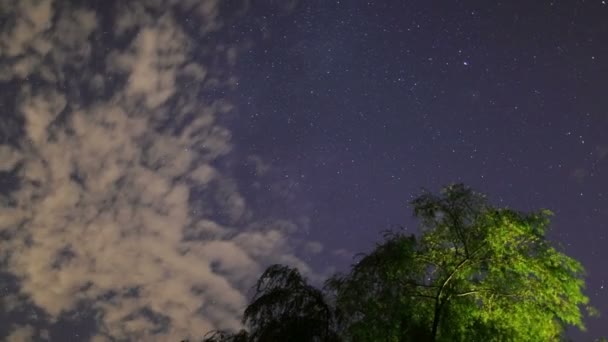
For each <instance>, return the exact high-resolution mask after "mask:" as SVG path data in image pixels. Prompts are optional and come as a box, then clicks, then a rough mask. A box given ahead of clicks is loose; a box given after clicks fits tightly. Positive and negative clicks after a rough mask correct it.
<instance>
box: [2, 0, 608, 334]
mask: <svg viewBox="0 0 608 342" xmlns="http://www.w3.org/2000/svg"><path fill="white" fill-rule="evenodd" d="M0 8H1V9H2V11H0V25H1V26H0V27H2V30H0V32H1V33H0V204H1V205H0V236H1V237H2V239H0V251H1V253H2V254H0V255H1V256H2V258H1V260H2V263H1V264H0V267H1V268H0V291H1V292H2V293H3V296H2V300H1V302H0V304H1V306H0V322H2V323H0V336H2V339H8V340H12V341H21V340H49V341H65V340H77V341H80V340H82V341H89V340H91V341H106V340H112V339H121V338H124V339H129V340H179V338H185V337H188V335H189V334H192V336H191V337H194V336H201V335H202V334H203V333H204V332H205V331H206V330H208V329H211V328H229V329H230V328H238V327H239V313H240V312H242V309H243V306H244V305H245V304H246V302H247V292H246V290H247V289H248V288H249V287H250V286H251V285H252V284H253V282H254V281H255V279H256V277H257V276H258V275H259V274H260V272H261V271H262V270H263V269H264V268H265V267H266V266H267V265H269V264H271V263H277V262H278V263H286V264H290V265H293V266H297V267H299V268H300V269H301V270H302V271H303V272H304V273H305V274H306V275H307V276H308V277H309V278H310V279H311V280H312V281H313V282H316V283H320V282H321V281H322V280H323V279H324V277H326V276H327V275H329V274H331V273H332V272H334V271H336V270H337V271H344V270H346V269H347V267H348V265H349V264H350V262H351V258H352V256H353V254H355V253H357V252H362V251H369V250H370V249H371V248H373V246H374V243H375V242H377V241H380V238H381V235H380V232H381V231H382V230H384V229H387V228H390V227H391V226H396V225H402V226H405V227H407V228H408V229H410V230H411V231H412V232H414V231H415V230H416V222H415V221H414V220H412V217H411V216H412V215H411V208H410V207H409V206H408V202H409V200H410V199H411V198H412V197H413V196H415V195H417V194H419V193H420V191H421V189H422V188H426V189H429V190H432V191H437V190H439V189H440V188H441V187H442V186H443V185H447V184H449V183H453V182H464V183H466V184H467V185H470V186H472V187H473V188H475V189H476V190H478V191H481V192H484V193H487V194H488V195H489V197H490V199H491V201H492V202H493V203H495V204H497V205H501V206H509V207H512V208H515V209H521V210H538V209H540V208H548V209H550V210H552V211H553V212H554V213H555V217H554V220H553V224H552V232H551V233H550V237H551V239H553V240H554V241H555V242H556V243H560V244H562V245H563V246H564V249H565V251H566V253H568V254H569V255H571V256H573V257H575V258H576V259H578V260H580V261H581V262H582V263H583V264H584V266H585V267H586V269H587V271H588V279H587V285H588V288H587V294H588V295H589V297H590V298H591V302H592V304H593V305H595V306H596V307H597V308H599V310H600V312H602V313H604V316H606V315H608V296H607V292H606V291H608V289H607V288H606V286H608V283H606V284H605V281H608V267H606V264H605V263H606V260H608V249H607V248H605V247H606V244H607V243H608V240H607V235H608V223H607V222H608V209H607V208H608V180H607V176H608V133H606V132H608V96H606V89H608V78H607V77H606V76H607V75H608V20H606V18H607V17H608V5H607V4H606V2H605V1H602V0H587V1H567V2H557V1H554V2H552V1H544V0H543V1H504V2H499V1H494V2H488V1H458V2H457V1H450V2H439V1H397V0H395V1H377V2H372V1H346V0H345V1H320V0H313V1H296V0H289V1H288V0H285V1H272V0H260V1H253V0H250V1H246V0H239V1H236V0H235V1H220V0H159V1H143V0H142V1H132V2H128V3H127V2H122V1H101V0H100V1H94V2H86V1H74V2H68V1H55V2H53V1H50V0H47V1H40V2H38V1H33V0H27V1H25V0H24V1H19V2H16V1H0ZM603 319H604V320H605V319H606V318H605V317H604V318H603ZM601 322H602V319H595V320H593V319H591V320H588V328H589V330H588V332H587V333H586V334H582V333H580V332H577V331H573V332H572V333H571V335H572V337H573V338H574V339H575V340H576V341H579V340H580V341H588V340H592V338H595V337H598V336H600V335H608V330H606V329H607V328H606V325H605V324H604V325H602V324H601Z"/></svg>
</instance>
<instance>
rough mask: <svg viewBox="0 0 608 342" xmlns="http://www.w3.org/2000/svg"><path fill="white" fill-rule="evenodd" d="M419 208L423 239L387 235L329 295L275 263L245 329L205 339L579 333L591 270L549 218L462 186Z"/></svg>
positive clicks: (330, 286) (505, 337)
mask: <svg viewBox="0 0 608 342" xmlns="http://www.w3.org/2000/svg"><path fill="white" fill-rule="evenodd" d="M412 206H413V209H414V215H415V217H416V218H417V219H418V220H419V222H420V234H418V235H417V236H415V235H412V234H406V233H405V232H404V231H390V232H387V233H386V234H385V239H384V241H383V242H382V243H380V244H378V245H377V246H376V248H375V249H374V250H373V251H372V252H371V253H369V254H367V255H364V256H363V257H362V258H361V259H360V260H359V261H358V262H356V263H355V264H354V265H353V266H352V269H351V270H350V272H348V273H347V274H336V275H334V276H333V277H331V278H330V279H328V280H327V282H326V284H325V286H324V288H323V289H322V290H321V289H316V288H314V287H312V286H310V285H308V284H307V283H306V280H305V279H304V278H303V277H302V276H301V275H300V273H299V272H298V271H297V270H295V269H292V268H289V267H287V266H282V265H273V266H271V267H269V268H268V269H267V270H266V272H264V274H263V275H262V276H261V277H260V279H259V280H258V282H257V284H256V286H255V288H254V289H255V295H254V297H253V299H252V302H251V304H250V305H249V306H248V307H247V309H246V310H245V313H244V318H243V323H244V324H245V326H246V327H247V328H248V331H242V332H240V333H239V334H240V335H238V334H237V335H238V336H237V335H231V334H225V333H221V334H220V333H218V332H216V335H215V337H212V338H215V339H212V338H208V339H207V341H209V342H214V341H215V342H217V341H234V342H236V341H287V340H289V341H374V342H375V341H554V340H559V339H561V338H563V337H564V335H565V329H566V328H567V327H568V326H575V327H578V328H580V329H584V323H583V309H585V308H588V309H589V307H588V306H587V304H588V298H587V296H585V294H584V293H583V289H584V285H585V283H584V269H583V267H582V265H581V264H580V263H579V262H578V261H576V260H575V259H573V258H571V257H569V256H567V255H565V254H564V253H563V252H562V251H560V250H559V249H558V248H556V247H554V246H553V245H552V244H551V242H550V241H548V240H547V238H546V233H547V229H548V226H549V223H550V217H551V215H552V214H551V212H549V211H548V210H540V211H537V212H530V213H525V212H520V211H515V210H512V209H508V208H497V207H495V206H492V205H491V204H489V203H488V201H487V199H486V197H485V196H484V195H482V194H479V193H477V192H475V191H473V190H472V189H470V188H467V187H465V186H464V185H462V184H456V185H451V186H448V187H446V188H444V189H443V190H442V191H441V193H440V194H438V195H435V194H432V193H429V192H424V193H423V194H421V195H420V196H418V197H417V198H416V199H414V200H413V201H412ZM590 312H591V310H590ZM218 334H219V335H218ZM220 335H221V336H220ZM218 336H219V337H218ZM237 337H238V338H241V339H237Z"/></svg>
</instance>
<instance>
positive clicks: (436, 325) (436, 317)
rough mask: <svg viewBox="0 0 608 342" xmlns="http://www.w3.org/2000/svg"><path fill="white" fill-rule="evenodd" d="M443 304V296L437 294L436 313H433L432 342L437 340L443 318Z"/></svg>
mask: <svg viewBox="0 0 608 342" xmlns="http://www.w3.org/2000/svg"><path fill="white" fill-rule="evenodd" d="M442 306H443V302H442V301H441V298H439V296H437V300H436V301H435V314H434V315H433V330H432V331H431V342H435V341H437V332H438V330H439V319H440V318H441V307H442Z"/></svg>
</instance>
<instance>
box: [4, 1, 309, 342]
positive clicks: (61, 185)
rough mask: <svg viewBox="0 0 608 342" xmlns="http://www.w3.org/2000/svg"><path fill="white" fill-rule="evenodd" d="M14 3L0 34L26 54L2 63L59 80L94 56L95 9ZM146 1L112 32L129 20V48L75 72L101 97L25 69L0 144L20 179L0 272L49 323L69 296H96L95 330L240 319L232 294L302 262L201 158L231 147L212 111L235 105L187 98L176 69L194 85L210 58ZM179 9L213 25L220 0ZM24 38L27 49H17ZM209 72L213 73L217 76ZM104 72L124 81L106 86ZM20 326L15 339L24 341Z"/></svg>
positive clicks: (191, 328)
mask: <svg viewBox="0 0 608 342" xmlns="http://www.w3.org/2000/svg"><path fill="white" fill-rule="evenodd" d="M19 4H20V5H18V6H12V7H10V10H11V11H13V14H14V15H16V16H17V17H18V18H17V24H16V27H15V28H14V30H12V31H10V32H9V33H6V34H3V35H2V37H1V38H0V44H1V45H0V46H2V47H3V51H8V52H6V54H9V55H15V56H16V55H20V54H23V56H22V59H15V63H17V64H15V65H19V63H21V66H20V67H19V68H17V69H18V70H20V71H17V72H16V73H15V74H14V75H17V76H18V77H21V78H25V76H24V75H26V74H27V75H29V74H31V73H33V72H37V73H39V74H41V75H42V74H44V73H46V74H45V75H46V76H45V77H44V78H45V79H46V80H49V81H50V80H52V79H54V78H55V77H56V78H58V79H63V78H66V77H69V76H70V75H67V74H63V72H59V71H57V70H62V67H63V66H64V64H66V63H72V62H73V61H74V60H75V59H76V60H79V59H85V60H86V59H88V58H90V56H91V53H92V52H91V49H92V47H91V45H90V44H89V42H88V37H89V36H90V35H91V34H92V32H93V31H94V30H96V29H99V18H97V16H96V15H94V14H93V13H92V12H90V11H87V10H84V9H69V8H65V9H62V10H61V11H62V12H61V13H57V18H59V19H58V20H57V23H55V25H54V26H53V27H49V18H50V17H51V16H52V15H54V13H53V11H52V9H53V8H54V7H52V6H51V5H50V4H49V3H48V2H42V3H41V4H39V5H36V2H19ZM142 4H145V5H146V6H166V5H167V3H166V2H162V1H158V2H157V3H156V5H155V4H154V3H153V2H142ZM142 4H139V5H132V6H124V8H123V9H124V11H122V12H121V17H120V19H119V22H120V25H118V28H117V30H118V31H119V32H118V33H120V34H122V33H124V31H127V30H139V34H138V35H136V36H135V37H134V38H133V40H132V41H131V44H130V46H129V47H128V48H127V49H126V50H121V51H118V50H116V51H108V53H107V58H106V62H107V63H106V64H107V65H106V66H105V67H107V69H106V70H103V69H101V70H88V71H87V72H89V73H90V74H91V75H97V76H95V77H92V78H91V79H90V80H86V81H85V82H87V83H88V82H93V83H94V84H95V87H96V88H95V89H104V88H105V87H109V86H112V87H114V88H115V89H114V93H113V95H112V96H111V98H110V99H108V100H107V101H104V100H102V99H97V100H96V101H92V102H93V104H91V105H86V106H84V105H81V102H82V101H79V99H72V98H71V97H70V94H69V92H67V91H66V90H65V89H63V88H58V87H56V86H55V84H56V83H54V82H49V83H47V84H45V85H42V86H33V85H30V84H28V82H27V80H25V79H24V80H23V82H22V85H21V88H20V89H21V90H20V95H19V101H18V106H17V108H16V109H17V113H18V114H20V115H21V116H22V117H23V118H24V119H25V120H24V122H25V130H24V132H25V133H24V134H25V135H24V136H23V137H22V139H21V141H20V143H19V145H18V146H10V145H8V144H6V143H2V144H0V170H3V171H4V170H6V171H8V170H12V169H13V168H15V167H17V166H19V167H18V169H17V171H18V172H17V175H18V177H19V182H20V184H19V187H18V188H17V190H15V191H13V192H10V193H4V194H1V195H0V196H1V198H0V201H1V202H2V203H5V202H6V203H8V202H10V203H13V204H14V205H11V206H2V207H0V231H1V232H4V233H10V234H12V238H11V239H9V240H2V242H0V251H2V253H4V256H5V257H8V259H7V260H8V263H7V264H8V268H7V269H6V271H9V272H10V273H12V274H13V275H15V276H16V277H17V278H18V280H19V281H20V291H21V293H22V294H24V295H27V296H28V297H29V299H30V300H31V302H32V303H33V304H35V305H37V306H38V307H40V308H41V309H43V310H44V311H45V312H46V313H48V314H49V315H50V318H51V320H57V319H59V318H60V315H61V314H62V313H63V312H67V311H70V310H74V309H75V308H76V306H77V305H78V304H79V302H80V301H88V302H90V303H92V304H91V305H92V307H93V309H96V310H99V312H100V315H99V316H98V317H99V324H100V329H101V330H100V331H99V332H98V335H96V337H95V338H94V340H97V341H104V340H107V339H108V338H109V337H113V338H118V339H128V340H146V341H156V340H158V341H168V340H179V339H181V338H188V337H196V336H199V337H200V336H201V335H202V334H203V333H204V332H206V331H207V330H209V329H213V328H234V329H236V328H239V327H240V322H239V318H240V317H239V314H240V313H241V312H242V309H243V307H244V306H245V305H246V296H245V292H244V290H246V289H247V287H248V286H250V285H251V284H252V283H253V281H254V280H255V279H256V278H257V276H258V275H259V273H260V272H261V271H262V270H263V268H264V267H265V266H266V265H268V264H270V263H275V262H280V263H288V264H291V265H294V266H298V267H299V268H300V269H301V270H302V271H303V272H304V273H305V274H311V273H312V272H311V270H310V268H309V267H308V266H307V265H306V264H305V263H304V262H303V261H301V260H300V259H298V258H297V257H296V256H295V255H294V254H293V250H294V248H293V243H294V241H293V240H292V239H290V234H292V233H293V232H294V231H295V230H297V228H298V227H297V226H296V225H295V224H294V223H291V222H287V221H280V220H274V219H272V218H263V219H264V220H263V221H256V220H255V215H254V213H252V212H251V209H250V208H249V207H248V204H247V201H246V199H245V198H244V197H243V195H242V194H241V193H240V192H239V188H238V187H237V186H236V183H235V181H234V180H232V179H231V178H230V177H229V175H230V174H231V172H226V170H223V169H221V168H219V167H217V166H212V165H214V161H216V160H217V159H218V158H220V157H222V156H225V155H227V154H229V153H230V152H231V151H232V148H233V146H232V142H231V132H230V131H229V130H228V129H227V128H226V127H223V126H221V125H220V124H219V121H220V120H217V117H218V116H220V115H222V114H223V113H224V112H226V111H229V110H230V109H231V106H230V104H228V103H225V102H222V101H221V99H220V100H219V101H216V102H214V103H211V104H210V103H205V102H202V101H200V100H198V97H197V96H195V95H196V94H193V93H191V92H190V93H189V92H188V91H187V90H185V89H184V88H180V85H179V84H178V83H177V81H176V77H177V76H178V75H183V74H185V73H186V74H190V75H191V76H192V80H193V82H199V83H201V82H203V83H205V82H208V81H209V80H208V76H207V75H208V71H209V70H212V69H213V68H217V67H216V66H213V65H205V64H204V63H202V62H200V61H193V60H191V57H190V55H189V48H188V46H189V45H190V44H192V43H193V42H192V41H191V38H189V37H188V36H187V35H186V34H185V33H183V32H182V31H181V30H180V28H179V26H178V25H177V24H176V22H175V20H174V19H173V18H171V17H170V16H169V15H164V16H163V17H161V18H159V19H158V20H156V21H154V20H150V14H149V12H147V11H146V9H145V7H146V6H144V5H142ZM181 5H182V6H186V7H187V6H192V8H195V9H196V11H197V13H199V14H200V15H201V21H203V22H204V23H205V25H204V26H205V30H210V29H212V28H213V29H217V28H218V27H220V26H221V24H220V23H219V21H217V20H216V19H217V18H218V13H219V12H218V3H217V2H216V1H201V2H198V3H194V2H193V1H188V2H187V3H186V2H184V3H182V4H181ZM7 8H8V7H7ZM203 31H204V30H203ZM45 34H46V35H48V36H49V37H55V38H53V39H54V40H53V39H51V40H50V41H51V44H47V43H46V41H45V40H43V39H42V38H41V39H40V40H37V39H38V37H41V36H42V35H45ZM60 35H61V36H62V37H65V39H64V41H63V42H60V41H58V40H57V39H59V38H57V37H59V36H60ZM29 47H32V49H33V50H34V51H36V52H34V53H33V54H32V55H27V54H26V52H27V51H30V50H28V49H29ZM5 49H7V50H5ZM234 51H236V50H234ZM234 53H235V52H231V54H232V55H231V57H230V58H236V56H234ZM44 54H48V55H50V56H53V58H52V59H51V60H52V61H51V62H45V63H51V64H50V65H47V64H44V65H43V64H40V63H42V62H40V60H38V59H36V58H37V57H36V56H41V55H44ZM32 56H33V57H32ZM20 58H21V57H20ZM28 58H30V59H28ZM30 60H31V62H26V61H30ZM28 63H29V65H26V64H28ZM36 63H38V64H39V65H38V66H35V64H36ZM53 63H54V64H53ZM79 65H81V66H82V67H83V68H85V67H84V65H86V63H80V64H79ZM13 66H14V65H8V66H5V65H3V66H2V67H3V69H6V68H8V69H12V67H13ZM98 67H99V68H103V67H104V65H100V66H98ZM44 68H46V69H44ZM43 69H44V70H43ZM85 69H86V68H85ZM45 70H46V71H45ZM213 71H216V72H215V73H214V75H216V76H214V77H216V78H218V77H220V76H217V75H221V74H222V73H221V72H218V71H221V70H213ZM105 72H119V73H122V74H123V75H124V77H125V79H126V80H127V81H126V83H125V84H124V86H120V83H116V82H114V83H112V82H106V80H105V79H104V78H103V76H101V75H103V74H104V73H105ZM106 83H108V84H106ZM215 84H221V82H220V83H215ZM207 86H208V85H207ZM193 88H196V87H193ZM202 88H203V86H201V87H199V88H197V89H202ZM73 100H75V102H74V103H73V102H72V101H73ZM169 100H171V101H173V102H174V103H175V105H173V106H168V105H167V103H168V102H169ZM168 122H169V123H168ZM171 125H176V126H179V125H182V126H183V127H181V128H180V129H174V128H175V127H168V126H171ZM260 162H261V161H260ZM260 165H263V164H260ZM228 171H229V170H228ZM194 188H196V189H198V190H197V191H202V192H204V193H205V196H199V195H198V194H197V193H196V192H194V191H193V189H194ZM210 208H213V211H217V212H215V213H213V211H212V210H211V209H210ZM218 217H220V218H218ZM260 219H262V218H260ZM314 249H315V250H318V249H320V247H319V246H317V245H315V247H314ZM133 291H135V293H136V295H133ZM102 297H103V298H106V299H104V300H101V299H100V298H102ZM13 304H14V305H20V302H18V301H13ZM146 310H149V311H150V312H153V313H154V314H155V315H159V316H161V317H166V318H167V319H168V320H170V324H169V326H168V327H166V330H163V331H161V332H156V331H157V330H160V328H161V327H160V326H159V323H158V322H155V321H154V320H150V319H149V318H148V317H147V315H146V314H145V311H146ZM161 321H162V320H161ZM32 329H34V328H30V327H27V326H26V327H22V328H19V329H17V330H15V331H14V332H13V335H12V336H16V337H14V338H15V339H17V340H18V339H19V338H22V339H27V338H28V337H27V336H33V335H32V334H34V331H33V330H32ZM27 334H30V335H27Z"/></svg>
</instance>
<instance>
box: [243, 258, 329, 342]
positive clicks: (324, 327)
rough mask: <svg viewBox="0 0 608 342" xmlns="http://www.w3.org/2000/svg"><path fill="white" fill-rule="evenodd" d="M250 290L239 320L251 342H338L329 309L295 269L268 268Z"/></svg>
mask: <svg viewBox="0 0 608 342" xmlns="http://www.w3.org/2000/svg"><path fill="white" fill-rule="evenodd" d="M254 289H255V295H254V296H253V300H252V302H251V304H249V306H248V307H247V308H246V309H245V313H244V317H243V322H244V323H245V324H246V325H247V326H248V327H249V328H250V335H251V340H252V341H294V342H300V341H301V342H312V341H328V342H329V341H338V336H337V335H336V333H335V331H334V319H333V310H332V307H331V306H329V305H328V304H327V302H326V300H325V296H324V295H323V293H322V292H321V291H320V290H319V289H316V288H314V287H313V286H311V285H309V284H308V283H307V282H306V279H304V278H303V277H302V276H301V275H300V273H299V272H298V270H297V269H294V268H290V267H287V266H283V265H273V266H270V267H269V268H268V269H267V270H266V271H265V272H264V273H263V274H262V276H261V277H260V279H259V280H258V282H257V283H256V285H255V287H254Z"/></svg>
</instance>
